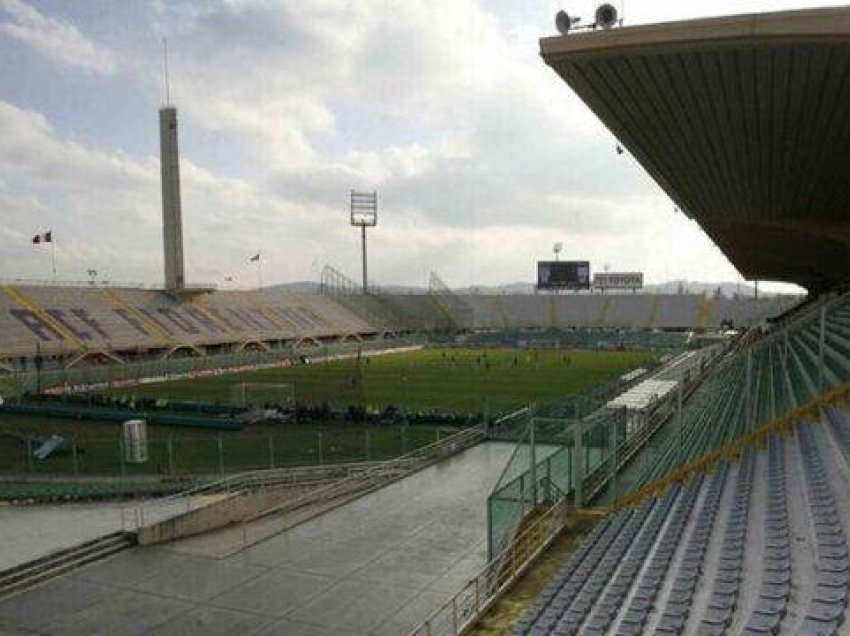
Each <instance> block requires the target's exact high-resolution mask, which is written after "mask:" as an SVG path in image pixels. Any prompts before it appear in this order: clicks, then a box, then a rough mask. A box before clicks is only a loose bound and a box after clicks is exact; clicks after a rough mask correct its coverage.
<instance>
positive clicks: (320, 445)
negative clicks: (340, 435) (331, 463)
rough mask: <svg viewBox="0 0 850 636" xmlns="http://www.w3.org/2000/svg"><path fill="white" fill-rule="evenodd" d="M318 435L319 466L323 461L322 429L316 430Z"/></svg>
mask: <svg viewBox="0 0 850 636" xmlns="http://www.w3.org/2000/svg"><path fill="white" fill-rule="evenodd" d="M318 436H319V466H321V465H323V464H324V463H325V462H324V457H323V456H322V431H319V432H318Z"/></svg>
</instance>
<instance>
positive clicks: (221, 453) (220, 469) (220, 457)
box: [218, 433, 224, 477]
mask: <svg viewBox="0 0 850 636" xmlns="http://www.w3.org/2000/svg"><path fill="white" fill-rule="evenodd" d="M218 474H219V475H221V476H222V477H223V476H224V440H223V439H222V437H221V433H219V434H218Z"/></svg>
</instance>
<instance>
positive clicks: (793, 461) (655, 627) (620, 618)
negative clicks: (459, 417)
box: [514, 409, 850, 636]
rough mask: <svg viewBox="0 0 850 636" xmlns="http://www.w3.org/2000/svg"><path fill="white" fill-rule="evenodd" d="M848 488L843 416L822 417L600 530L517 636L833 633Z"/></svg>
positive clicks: (831, 412)
mask: <svg viewBox="0 0 850 636" xmlns="http://www.w3.org/2000/svg"><path fill="white" fill-rule="evenodd" d="M848 486H850V413H848V411H847V410H844V409H827V410H825V411H824V413H823V415H822V417H821V421H820V422H819V423H811V422H802V421H800V422H796V423H795V424H794V426H793V428H792V430H791V431H790V432H789V433H788V434H787V435H784V436H783V435H781V434H779V433H775V434H773V435H771V436H769V437H768V438H767V441H766V445H765V447H764V448H755V447H746V448H744V449H743V451H742V452H741V455H740V457H739V458H738V459H737V460H734V461H732V462H728V461H725V460H720V461H719V462H717V463H716V464H714V466H713V467H712V469H711V472H710V473H708V474H697V475H694V476H693V477H692V478H690V479H689V480H688V482H687V483H686V484H684V485H679V484H676V483H673V484H671V485H670V486H669V488H668V489H667V490H666V491H665V492H664V493H662V494H661V495H660V496H659V497H657V498H655V497H647V498H645V499H644V500H643V501H642V502H640V503H639V504H637V505H636V507H635V508H629V507H627V508H624V509H622V510H620V511H619V512H617V513H616V514H614V515H613V516H611V517H610V518H608V519H605V520H602V521H600V522H599V524H598V525H597V526H596V527H595V528H594V529H593V530H592V532H591V534H590V535H589V536H588V537H587V538H586V539H585V540H584V541H583V542H582V543H581V545H580V546H579V547H578V548H577V550H576V551H575V552H574V553H573V554H572V555H571V557H570V558H569V560H568V561H567V562H566V563H565V565H564V566H563V567H562V568H561V569H560V570H559V571H558V572H557V573H556V575H555V576H554V577H553V579H552V580H551V581H550V582H549V584H548V585H547V586H546V587H545V588H544V590H543V592H542V593H540V595H539V596H538V597H537V598H536V599H535V600H534V602H533V603H532V605H531V606H530V608H529V609H528V610H527V611H526V613H525V614H524V615H523V616H522V617H521V618H520V620H519V621H518V622H517V623H516V624H515V626H514V633H515V634H523V635H525V634H534V635H544V634H558V635H566V634H623V635H626V634H645V633H652V634H659V635H661V634H686V635H691V634H700V635H702V634H738V633H743V634H747V635H750V636H755V635H756V634H792V635H795V636H797V635H804V634H805V635H809V634H811V635H814V634H837V633H839V631H840V630H841V629H843V626H844V624H845V614H846V608H847V601H848V594H850V557H848V545H847V537H846V533H845V528H846V527H847V524H848V522H850V498H848V495H847V494H846V493H847V491H848ZM792 502H793V503H792Z"/></svg>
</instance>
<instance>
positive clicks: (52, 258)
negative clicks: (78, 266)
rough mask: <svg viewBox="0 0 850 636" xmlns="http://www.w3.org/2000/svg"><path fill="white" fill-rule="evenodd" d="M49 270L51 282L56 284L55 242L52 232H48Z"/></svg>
mask: <svg viewBox="0 0 850 636" xmlns="http://www.w3.org/2000/svg"><path fill="white" fill-rule="evenodd" d="M50 268H51V270H52V271H53V282H54V283H55V282H56V242H55V241H54V240H53V230H50Z"/></svg>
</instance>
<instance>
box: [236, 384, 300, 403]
mask: <svg viewBox="0 0 850 636" xmlns="http://www.w3.org/2000/svg"><path fill="white" fill-rule="evenodd" d="M230 403H231V404H233V405H234V406H238V407H241V408H265V407H266V406H279V407H282V408H295V385H294V384H292V383H290V382H286V383H266V382H240V383H239V384H234V385H233V386H232V387H231V389H230Z"/></svg>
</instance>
